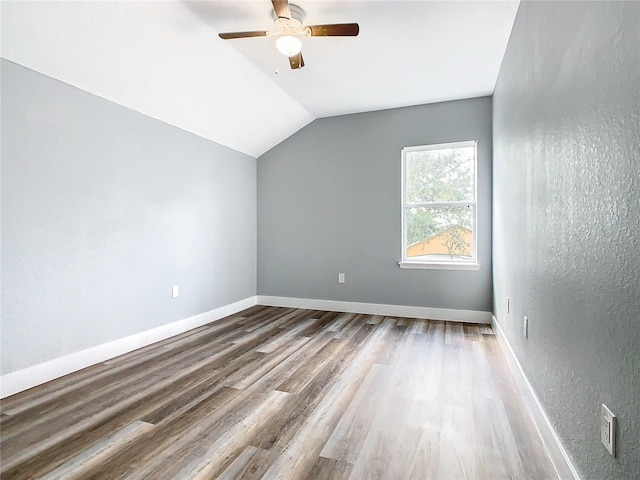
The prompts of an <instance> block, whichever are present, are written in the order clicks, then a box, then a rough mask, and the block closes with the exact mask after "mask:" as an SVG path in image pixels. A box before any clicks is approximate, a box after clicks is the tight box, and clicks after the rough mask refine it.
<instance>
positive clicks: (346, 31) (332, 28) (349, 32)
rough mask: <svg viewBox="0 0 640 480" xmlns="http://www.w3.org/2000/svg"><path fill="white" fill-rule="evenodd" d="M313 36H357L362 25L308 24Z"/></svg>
mask: <svg viewBox="0 0 640 480" xmlns="http://www.w3.org/2000/svg"><path fill="white" fill-rule="evenodd" d="M306 28H308V29H309V31H310V32H311V36H312V37H357V36H358V33H359V32H360V26H359V25H358V24H357V23H335V24H332V25H308V26H307V27H306Z"/></svg>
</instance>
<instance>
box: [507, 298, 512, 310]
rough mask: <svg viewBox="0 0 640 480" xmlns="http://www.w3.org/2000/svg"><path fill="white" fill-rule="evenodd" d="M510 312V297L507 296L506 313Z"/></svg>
mask: <svg viewBox="0 0 640 480" xmlns="http://www.w3.org/2000/svg"><path fill="white" fill-rule="evenodd" d="M510 312H511V299H510V298H509V297H507V313H510Z"/></svg>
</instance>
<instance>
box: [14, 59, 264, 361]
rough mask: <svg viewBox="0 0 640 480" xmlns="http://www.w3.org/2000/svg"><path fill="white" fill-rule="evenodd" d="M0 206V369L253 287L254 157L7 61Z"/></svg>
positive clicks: (225, 300) (221, 301)
mask: <svg viewBox="0 0 640 480" xmlns="http://www.w3.org/2000/svg"><path fill="white" fill-rule="evenodd" d="M1 219H2V322H1V325H2V373H3V374H6V373H9V372H12V371H16V370H19V369H23V368H25V367H29V366H31V365H34V364H37V363H40V362H43V361H46V360H50V359H53V358H56V357H60V356H62V355H65V354H69V353H72V352H75V351H78V350H81V349H85V348H88V347H92V346H95V345H99V344H102V343H104V342H108V341H110V340H115V339H118V338H121V337H124V336H127V335H131V334H134V333H137V332H140V331H144V330H147V329H150V328H153V327H157V326H160V325H163V324H166V323H169V322H172V321H175V320H179V319H182V318H186V317H189V316H191V315H194V314H198V313H201V312H205V311H208V310H210V309H213V308H216V307H219V306H222V305H226V304H229V303H232V302H234V301H237V300H240V299H243V298H246V297H250V296H253V295H255V294H256V161H255V159H253V158H251V157H249V156H246V155H243V154H240V153H238V152H235V151H233V150H230V149H228V148H226V147H222V146H220V145H217V144H214V143H212V142H210V141H208V140H204V139H202V138H200V137H197V136H194V135H192V134H190V133H187V132H184V131H182V130H179V129H177V128H175V127H171V126H169V125H166V124H164V123H162V122H159V121H156V120H153V119H151V118H148V117H145V116H144V115H141V114H139V113H136V112H134V111H131V110H128V109H126V108H123V107H121V106H118V105H116V104H113V103H110V102H108V101H106V100H103V99H101V98H99V97H96V96H93V95H90V94H88V93H85V92H83V91H80V90H78V89H76V88H73V87H70V86H68V85H65V84H63V83H60V82H58V81H56V80H53V79H51V78H49V77H46V76H43V75H41V74H38V73H35V72H33V71H31V70H28V69H26V68H23V67H21V66H18V65H16V64H13V63H11V62H7V61H5V60H3V61H2V217H1ZM173 284H179V285H180V297H179V298H178V299H175V300H172V299H171V286H172V285H173Z"/></svg>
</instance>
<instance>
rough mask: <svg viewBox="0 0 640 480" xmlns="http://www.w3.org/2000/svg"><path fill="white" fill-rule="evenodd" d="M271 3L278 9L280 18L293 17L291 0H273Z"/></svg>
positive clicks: (277, 12) (277, 13)
mask: <svg viewBox="0 0 640 480" xmlns="http://www.w3.org/2000/svg"><path fill="white" fill-rule="evenodd" d="M271 3H273V9H274V10H275V11H276V15H277V16H278V18H283V17H284V18H291V9H290V8H289V0H271Z"/></svg>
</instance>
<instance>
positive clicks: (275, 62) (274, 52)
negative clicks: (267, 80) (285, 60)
mask: <svg viewBox="0 0 640 480" xmlns="http://www.w3.org/2000/svg"><path fill="white" fill-rule="evenodd" d="M273 54H274V55H275V60H274V64H275V67H276V69H275V72H276V75H278V74H279V73H280V72H279V71H278V50H277V49H276V48H274V49H273Z"/></svg>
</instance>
